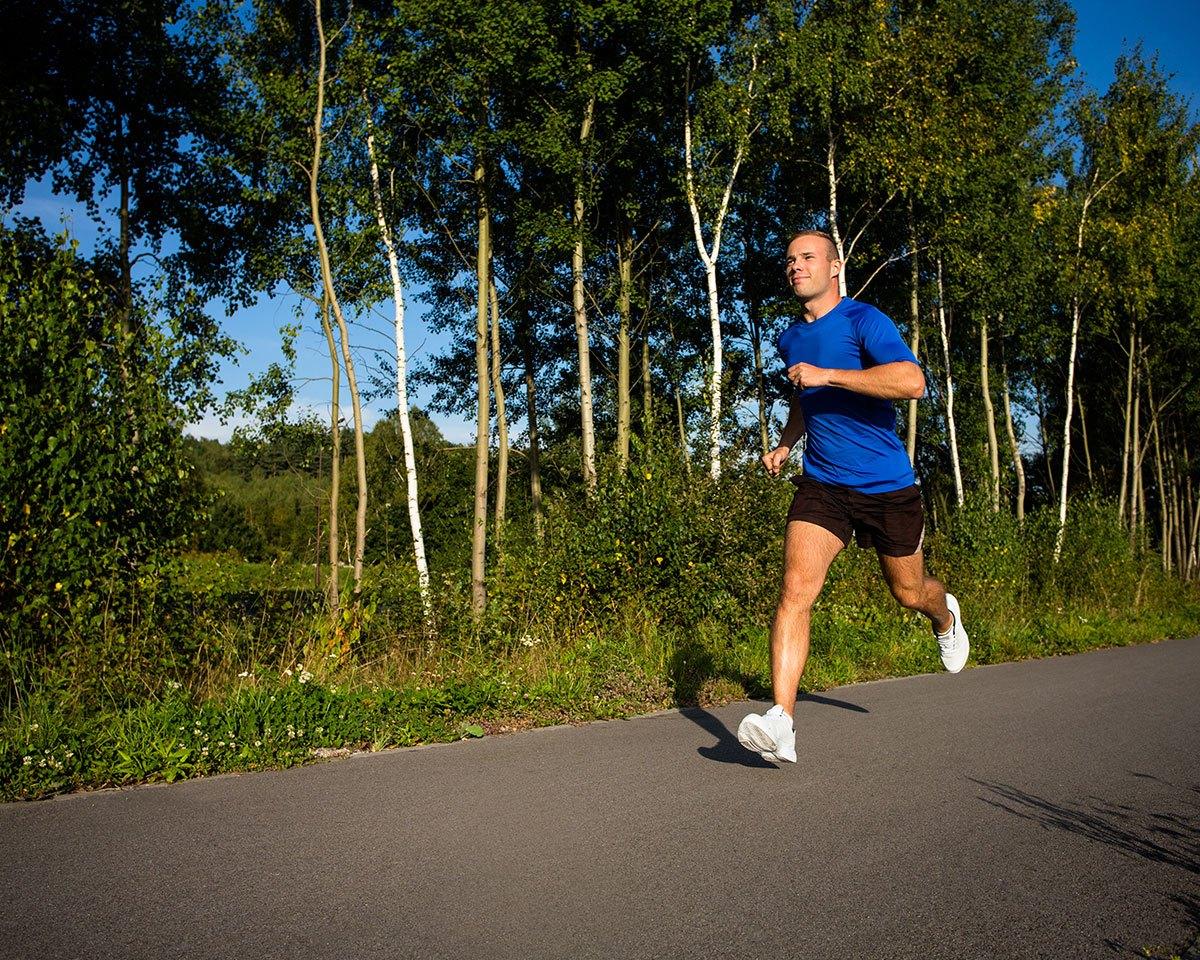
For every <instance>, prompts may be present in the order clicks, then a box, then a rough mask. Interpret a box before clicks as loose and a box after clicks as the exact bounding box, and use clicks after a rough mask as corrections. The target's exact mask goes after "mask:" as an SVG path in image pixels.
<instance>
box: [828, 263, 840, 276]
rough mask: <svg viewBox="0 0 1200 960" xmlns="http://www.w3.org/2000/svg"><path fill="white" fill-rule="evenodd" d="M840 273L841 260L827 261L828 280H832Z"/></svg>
mask: <svg viewBox="0 0 1200 960" xmlns="http://www.w3.org/2000/svg"><path fill="white" fill-rule="evenodd" d="M841 272H842V261H841V260H830V261H829V279H831V280H832V279H833V278H834V277H836V276H838V275H839V274H840V273H841Z"/></svg>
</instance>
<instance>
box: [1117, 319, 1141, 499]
mask: <svg viewBox="0 0 1200 960" xmlns="http://www.w3.org/2000/svg"><path fill="white" fill-rule="evenodd" d="M1136 353H1137V323H1136V322H1133V321H1131V322H1130V324H1129V363H1128V365H1127V367H1126V372H1125V439H1124V441H1123V442H1122V444H1121V494H1120V496H1119V497H1118V498H1117V516H1118V517H1119V518H1120V520H1121V522H1124V521H1125V502H1126V495H1127V493H1128V490H1129V455H1130V443H1131V438H1130V434H1129V431H1130V429H1131V425H1132V423H1133V358H1134V355H1135V354H1136Z"/></svg>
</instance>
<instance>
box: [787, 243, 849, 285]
mask: <svg viewBox="0 0 1200 960" xmlns="http://www.w3.org/2000/svg"><path fill="white" fill-rule="evenodd" d="M841 269H842V264H841V261H839V260H835V259H834V258H833V257H832V256H831V254H830V250H829V242H828V241H827V240H826V239H825V238H824V237H797V238H796V239H795V240H793V241H792V242H791V243H790V244H788V248H787V257H786V259H785V260H784V270H785V271H786V272H787V280H788V283H789V284H790V285H791V287H792V293H794V294H795V295H796V296H798V297H799V298H800V299H801V300H815V299H818V298H819V297H821V296H823V295H824V294H826V293H828V292H829V289H830V287H831V285H833V284H836V283H837V275H838V273H839V272H840V271H841Z"/></svg>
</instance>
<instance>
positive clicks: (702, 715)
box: [680, 693, 871, 767]
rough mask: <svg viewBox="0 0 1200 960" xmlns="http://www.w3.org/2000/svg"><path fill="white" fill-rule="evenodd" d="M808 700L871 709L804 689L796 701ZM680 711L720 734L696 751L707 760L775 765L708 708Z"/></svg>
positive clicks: (803, 702)
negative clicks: (756, 751)
mask: <svg viewBox="0 0 1200 960" xmlns="http://www.w3.org/2000/svg"><path fill="white" fill-rule="evenodd" d="M805 703H817V704H821V705H823V706H827V707H840V708H841V709H843V710H851V711H853V712H855V713H870V712H871V711H870V710H868V709H867V708H866V707H860V706H859V705H858V704H857V703H849V702H848V701H846V700H835V699H834V698H833V697H822V696H819V695H817V694H815V693H802V694H801V695H800V697H799V698H798V699H797V701H796V706H797V707H802V706H803V705H804V704H805ZM680 713H682V714H683V715H684V716H685V717H687V718H688V719H689V720H691V721H692V723H694V724H696V725H697V726H699V727H701V728H702V729H704V730H706V731H707V732H708V733H711V734H712V735H713V736H714V737H716V738H717V742H716V743H715V744H713V745H712V746H711V747H700V748H699V749H698V750H697V751H696V752H697V753H698V754H700V756H702V757H704V758H705V759H706V760H715V761H716V762H718V763H736V764H740V765H741V766H743V767H773V766H774V764H773V763H771V762H770V761H768V760H764V759H763V758H762V757H760V756H759V755H758V754H757V753H754V752H752V751H750V750H747V749H746V748H745V747H743V746H742V745H741V744H740V743H738V739H737V735H736V734H735V733H734V732H733V731H732V730H730V729H729V728H728V727H727V726H725V724H723V723H722V722H721V721H720V720H718V719H717V718H716V717H715V716H713V715H712V714H711V713H709V712H708V711H707V710H703V709H700V708H699V707H689V708H687V709H684V710H681V711H680Z"/></svg>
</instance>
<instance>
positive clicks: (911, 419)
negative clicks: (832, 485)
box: [843, 203, 921, 466]
mask: <svg viewBox="0 0 1200 960" xmlns="http://www.w3.org/2000/svg"><path fill="white" fill-rule="evenodd" d="M908 226H909V232H908V245H909V248H910V249H911V250H912V254H911V257H912V263H911V264H910V265H909V266H910V278H911V286H910V289H909V294H908V309H909V325H910V327H911V329H912V338H911V340H910V341H909V344H908V346H909V349H911V350H912V352H913V356H914V357H916V358H917V360H918V362H919V361H920V359H921V353H920V350H921V311H920V302H919V297H920V283H921V271H920V264H919V263H918V262H917V228H916V223H915V221H914V219H913V212H912V204H911V203H910V204H909V205H908ZM843 269H844V267H843ZM904 447H905V449H906V450H907V451H908V462H909V463H911V464H913V465H914V466H915V465H916V462H917V401H916V400H909V401H908V436H907V438H906V440H905V442H904Z"/></svg>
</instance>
